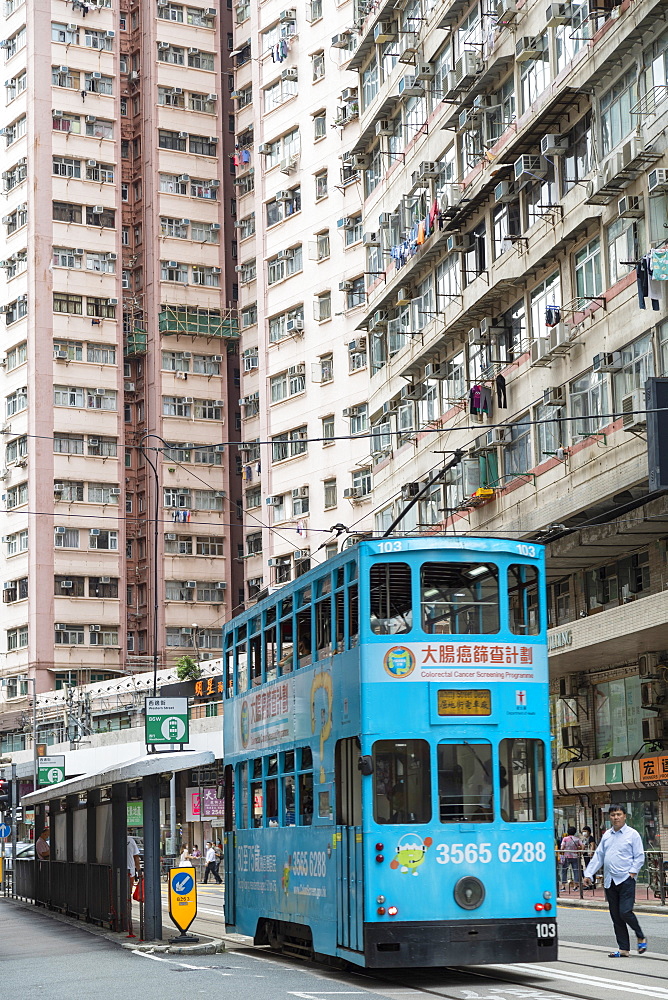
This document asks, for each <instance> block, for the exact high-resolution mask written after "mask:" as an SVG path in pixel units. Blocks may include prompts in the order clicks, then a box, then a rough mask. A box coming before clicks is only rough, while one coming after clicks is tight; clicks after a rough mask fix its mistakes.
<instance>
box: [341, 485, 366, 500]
mask: <svg viewBox="0 0 668 1000" xmlns="http://www.w3.org/2000/svg"><path fill="white" fill-rule="evenodd" d="M361 495H362V491H361V490H360V488H359V487H358V486H351V487H349V488H348V489H347V490H344V491H343V499H344V500H356V499H357V498H358V497H359V496H361Z"/></svg>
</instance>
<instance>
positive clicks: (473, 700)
mask: <svg viewBox="0 0 668 1000" xmlns="http://www.w3.org/2000/svg"><path fill="white" fill-rule="evenodd" d="M436 707H437V711H438V714H439V715H491V714H492V692H491V691H489V690H477V691H473V690H468V691H456V690H454V689H453V688H447V689H446V690H440V691H438V694H437V702H436Z"/></svg>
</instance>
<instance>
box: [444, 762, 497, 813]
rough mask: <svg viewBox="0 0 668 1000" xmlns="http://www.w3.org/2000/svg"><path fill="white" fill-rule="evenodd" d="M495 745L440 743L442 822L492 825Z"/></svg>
mask: <svg viewBox="0 0 668 1000" xmlns="http://www.w3.org/2000/svg"><path fill="white" fill-rule="evenodd" d="M492 799H493V791H492V746H491V744H490V743H439V745H438V804H439V815H440V820H441V823H491V822H492V820H493V819H494V810H493V807H492Z"/></svg>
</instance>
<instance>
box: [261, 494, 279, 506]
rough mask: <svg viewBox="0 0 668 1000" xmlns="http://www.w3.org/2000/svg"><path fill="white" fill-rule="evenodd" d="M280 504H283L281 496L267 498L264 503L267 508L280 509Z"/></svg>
mask: <svg viewBox="0 0 668 1000" xmlns="http://www.w3.org/2000/svg"><path fill="white" fill-rule="evenodd" d="M282 502H283V497H282V496H273V497H267V499H266V501H265V503H266V504H267V507H280V506H281V503H282Z"/></svg>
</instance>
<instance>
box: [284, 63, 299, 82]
mask: <svg viewBox="0 0 668 1000" xmlns="http://www.w3.org/2000/svg"><path fill="white" fill-rule="evenodd" d="M281 80H293V81H296V80H297V67H296V66H288V68H287V69H284V70H283V71H282V73H281Z"/></svg>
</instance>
